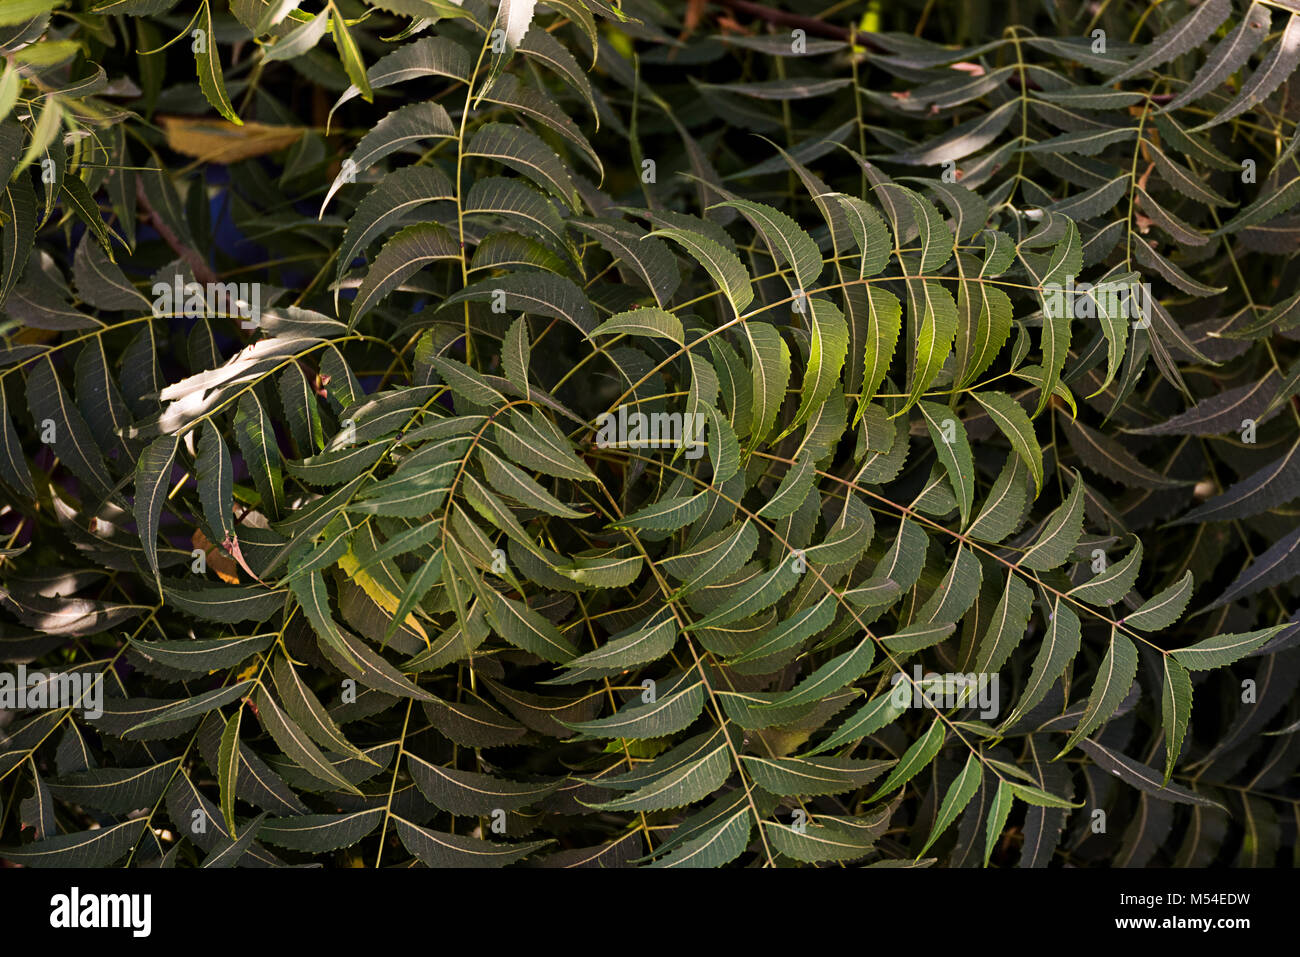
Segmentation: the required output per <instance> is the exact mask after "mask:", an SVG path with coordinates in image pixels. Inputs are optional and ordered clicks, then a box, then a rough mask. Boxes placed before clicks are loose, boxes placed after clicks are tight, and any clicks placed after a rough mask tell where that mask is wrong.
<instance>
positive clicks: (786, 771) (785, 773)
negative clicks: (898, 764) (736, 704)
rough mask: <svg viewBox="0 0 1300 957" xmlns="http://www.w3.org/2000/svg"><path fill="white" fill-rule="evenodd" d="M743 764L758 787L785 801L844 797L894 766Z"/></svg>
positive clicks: (796, 761) (760, 760) (806, 761)
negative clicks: (830, 795)
mask: <svg viewBox="0 0 1300 957" xmlns="http://www.w3.org/2000/svg"><path fill="white" fill-rule="evenodd" d="M740 760H741V762H742V763H743V764H744V766H745V770H746V771H747V772H749V775H750V777H752V778H753V779H754V783H755V784H757V785H758V786H759V787H761V788H762V789H763V790H765V791H767V792H769V793H771V794H776V795H780V796H783V797H793V796H796V795H798V796H804V795H806V796H808V797H813V796H816V795H824V794H843V793H845V792H846V791H853V790H856V789H857V788H860V787H864V786H866V785H867V784H870V783H871V782H872V781H873V780H875V779H876V778H877V777H879V776H880V775H881V774H883V773H884V772H885V769H886V768H888V767H889V766H890V765H892V764H893V762H892V761H861V760H856V759H854V758H764V757H750V756H745V757H742V758H741V759H740Z"/></svg>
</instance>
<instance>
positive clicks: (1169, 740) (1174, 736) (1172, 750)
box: [1160, 655, 1192, 784]
mask: <svg viewBox="0 0 1300 957" xmlns="http://www.w3.org/2000/svg"><path fill="white" fill-rule="evenodd" d="M1191 717H1192V678H1191V675H1189V674H1188V673H1187V669H1186V668H1184V667H1183V666H1182V665H1180V664H1179V663H1178V661H1177V659H1175V658H1174V657H1173V656H1172V655H1165V673H1164V680H1163V681H1162V682H1161V684H1160V723H1161V724H1163V725H1164V727H1165V779H1164V784H1168V783H1169V779H1170V778H1171V777H1172V776H1173V773H1174V764H1175V763H1176V762H1177V761H1178V756H1179V755H1180V754H1181V753H1182V750H1183V739H1184V738H1185V737H1186V736H1187V722H1188V721H1189V720H1190V719H1191Z"/></svg>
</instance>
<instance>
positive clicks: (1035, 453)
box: [973, 392, 1043, 492]
mask: <svg viewBox="0 0 1300 957" xmlns="http://www.w3.org/2000/svg"><path fill="white" fill-rule="evenodd" d="M973 394H974V396H975V398H976V400H977V401H978V402H979V404H980V405H982V406H984V411H985V412H987V413H988V414H989V418H991V419H992V420H993V422H994V424H995V425H997V427H998V429H999V431H1001V432H1002V434H1003V435H1005V436H1006V437H1007V440H1008V441H1009V442H1010V443H1011V447H1012V448H1013V449H1015V450H1016V454H1017V455H1019V456H1020V457H1021V458H1022V459H1024V462H1025V464H1026V465H1027V466H1029V474H1030V475H1032V476H1033V477H1034V487H1035V488H1036V489H1037V490H1038V491H1039V492H1041V491H1042V490H1043V450H1042V449H1041V448H1040V447H1039V445H1038V437H1037V436H1036V435H1035V434H1034V424H1033V423H1032V422H1031V421H1030V420H1029V416H1028V414H1026V412H1025V410H1024V408H1022V407H1021V405H1020V403H1019V402H1017V401H1016V400H1015V399H1013V398H1011V396H1009V395H1007V394H1006V393H1005V392H975V393H973Z"/></svg>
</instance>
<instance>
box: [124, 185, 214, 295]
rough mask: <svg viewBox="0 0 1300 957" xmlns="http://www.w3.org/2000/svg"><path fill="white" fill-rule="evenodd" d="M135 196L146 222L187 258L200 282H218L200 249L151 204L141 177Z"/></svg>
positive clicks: (186, 260) (176, 251)
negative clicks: (192, 245) (188, 241)
mask: <svg viewBox="0 0 1300 957" xmlns="http://www.w3.org/2000/svg"><path fill="white" fill-rule="evenodd" d="M135 197H136V199H137V200H138V201H139V203H140V208H141V209H142V210H143V211H144V214H145V216H144V218H145V220H146V222H147V223H148V224H149V225H150V226H152V227H153V228H154V229H156V230H157V231H158V235H159V236H161V237H162V240H163V242H165V243H166V244H167V245H168V246H170V247H171V249H172V252H174V253H175V254H176V255H177V256H180V257H181V259H183V260H185V262H186V263H187V264H188V265H189V267H190V269H191V270H192V271H193V273H194V278H195V279H197V280H198V281H199V282H216V281H217V274H216V273H215V272H213V271H212V267H211V266H209V265H208V264H207V262H206V261H204V259H203V257H202V256H200V255H199V251H198V250H197V249H194V248H192V247H190V246H186V245H185V244H184V243H183V242H181V241H180V237H178V236H177V235H176V233H174V232H173V231H172V228H171V227H170V226H168V225H167V224H166V223H165V222H163V219H162V217H161V216H159V215H158V213H157V212H155V210H154V208H153V206H151V205H150V204H149V198H148V197H147V196H146V195H145V192H144V183H143V182H142V181H141V180H140V179H136V181H135Z"/></svg>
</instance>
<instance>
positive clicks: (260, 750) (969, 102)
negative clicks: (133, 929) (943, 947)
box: [0, 0, 1300, 867]
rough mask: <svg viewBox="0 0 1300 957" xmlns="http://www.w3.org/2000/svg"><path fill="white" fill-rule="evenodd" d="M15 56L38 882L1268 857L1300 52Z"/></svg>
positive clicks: (11, 297) (69, 13)
mask: <svg viewBox="0 0 1300 957" xmlns="http://www.w3.org/2000/svg"><path fill="white" fill-rule="evenodd" d="M300 7H302V8H300ZM854 8H856V9H854ZM864 9H865V11H866V12H865V15H863V10H864ZM0 52H3V54H4V57H5V65H4V70H3V73H2V74H0V186H3V194H2V195H0V310H2V311H3V318H4V324H3V326H2V327H0V332H3V335H4V337H5V338H4V348H3V351H0V379H2V383H3V388H2V389H0V438H2V439H3V450H2V454H0V479H2V480H3V483H4V488H3V497H4V503H5V504H4V509H3V513H2V514H0V531H2V532H3V533H4V541H3V543H0V544H3V545H4V549H3V551H2V552H0V556H2V557H0V585H2V588H3V590H2V591H0V618H2V621H0V661H4V662H7V663H9V664H8V665H7V666H6V667H7V668H9V669H10V671H16V670H17V668H18V666H19V665H21V666H22V667H23V668H25V669H26V671H27V672H33V671H40V672H44V673H46V674H51V673H57V674H61V675H64V676H78V675H84V676H88V677H92V678H93V677H94V676H102V685H99V686H98V687H100V688H101V689H102V694H103V700H102V707H99V708H97V709H96V708H91V707H88V703H89V702H90V701H91V698H90V692H86V693H85V694H83V696H82V698H81V699H80V700H78V701H67V700H64V701H62V702H61V703H60V702H56V699H55V698H54V697H53V693H54V692H53V690H52V689H51V692H50V693H51V696H50V697H49V699H48V702H47V703H46V704H45V705H44V706H41V702H40V701H39V700H37V699H34V698H31V697H30V695H29V698H28V700H27V701H26V702H25V703H26V704H27V705H28V708H27V710H23V709H22V708H21V707H18V708H15V707H14V706H13V704H12V703H11V704H10V705H9V707H10V709H11V710H8V711H0V722H3V723H2V724H0V844H3V845H5V846H4V847H3V848H0V858H3V859H5V860H7V861H9V862H10V863H12V864H18V865H28V866H49V865H67V864H78V865H91V866H109V865H132V866H143V865H159V864H161V865H162V866H179V865H203V866H231V865H235V864H238V865H240V866H258V865H278V864H284V863H303V862H316V863H322V864H326V865H328V866H386V865H387V866H393V865H404V864H413V863H423V864H426V865H429V866H504V865H510V864H514V863H516V862H523V863H524V864H525V865H542V866H575V865H588V866H627V865H633V864H642V865H643V864H650V865H652V866H724V865H729V866H769V865H775V866H790V865H796V864H801V863H809V864H818V863H835V862H854V863H866V864H869V865H877V864H878V865H882V866H900V865H910V864H913V863H920V864H936V865H939V866H979V865H989V864H993V865H998V866H1015V865H1020V866H1033V867H1042V866H1048V865H1060V864H1062V863H1066V864H1071V865H1075V866H1090V865H1101V866H1108V865H1129V866H1131V865H1144V864H1174V863H1177V864H1180V865H1190V866H1203V865H1207V864H1210V863H1236V864H1240V865H1251V866H1253V865H1272V864H1276V863H1285V862H1286V861H1285V860H1283V859H1289V857H1290V854H1291V852H1290V851H1285V852H1283V851H1282V850H1281V849H1282V848H1283V847H1287V846H1294V844H1295V840H1294V838H1295V829H1296V820H1297V813H1298V809H1300V789H1298V788H1297V787H1296V778H1295V772H1296V767H1297V764H1300V743H1298V740H1300V735H1297V733H1296V732H1297V731H1300V721H1297V718H1300V715H1298V714H1297V711H1298V710H1300V709H1297V707H1296V704H1295V701H1294V694H1293V689H1294V688H1295V685H1296V681H1297V679H1298V678H1300V650H1298V649H1297V645H1300V617H1297V615H1296V614H1295V612H1294V608H1295V606H1296V595H1297V593H1298V592H1297V587H1296V576H1297V575H1300V521H1298V519H1297V510H1296V507H1295V499H1296V498H1297V497H1300V427H1298V423H1300V401H1298V400H1297V396H1296V393H1297V390H1298V389H1300V349H1297V346H1296V340H1297V338H1300V270H1297V268H1296V254H1297V252H1298V251H1300V216H1297V215H1296V214H1294V213H1293V212H1292V209H1293V207H1294V206H1295V205H1296V204H1297V203H1300V155H1297V151H1296V148H1297V145H1298V144H1300V136H1298V135H1297V119H1298V118H1300V111H1298V109H1297V101H1298V100H1300V86H1298V85H1297V84H1296V83H1295V82H1294V81H1293V79H1292V76H1291V75H1292V71H1293V70H1294V69H1295V68H1296V66H1297V64H1298V63H1300V13H1297V12H1294V11H1293V9H1292V8H1291V7H1290V6H1288V4H1286V3H1284V2H1282V0H1260V2H1251V3H1248V4H1234V2H1233V0H1202V2H1200V3H1197V4H1191V3H1188V2H1186V0H1166V2H1163V3H1158V4H1151V5H1148V4H1145V3H1135V2H1124V0H1116V2H1106V3H1101V4H1083V3H1076V2H1073V0H1066V2H1059V3H1046V4H1041V5H1039V4H1023V3H1022V4H983V3H978V4H977V3H962V2H939V3H935V2H933V0H931V2H927V3H924V4H922V3H920V2H919V0H918V2H906V3H899V4H894V3H888V4H885V3H872V4H869V5H865V6H864V5H858V4H848V3H840V4H836V5H834V6H830V7H829V9H828V8H827V5H826V4H825V2H824V0H823V2H821V3H818V2H812V0H787V2H785V3H783V4H782V9H781V10H777V9H774V8H772V7H765V6H760V5H758V4H752V3H743V2H722V3H718V4H714V5H708V4H704V3H698V2H690V3H687V4H675V3H655V2H652V0H624V2H622V3H621V4H619V3H617V2H614V0H611V2H610V3H606V2H605V0H548V3H546V4H545V5H543V6H535V4H534V3H532V2H527V0H501V2H500V5H499V7H498V6H495V5H491V4H489V3H487V2H485V0H464V2H463V3H459V2H456V3H453V2H452V0H374V2H369V0H325V2H324V3H323V4H322V3H321V2H320V0H311V2H307V3H301V4H300V2H298V0H276V2H274V3H269V2H266V0H229V4H228V5H227V4H226V3H224V2H218V0H200V2H197V3H195V2H194V0H179V2H178V0H4V2H3V3H0ZM651 430H653V432H654V435H655V436H656V437H657V439H658V441H657V442H656V443H648V442H647V441H645V440H646V439H647V438H648V437H649V434H650V432H651ZM900 675H901V679H900ZM962 676H969V677H968V678H963V677H962ZM47 687H48V686H47ZM88 687H95V686H94V685H88ZM29 690H30V689H29ZM986 692H988V693H991V694H990V695H989V696H988V697H987V698H986ZM1193 700H1195V706H1194V707H1193ZM33 702H35V703H36V705H37V706H35V707H32V705H33ZM0 703H2V702H0ZM55 704H60V706H53V705H55ZM96 710H98V711H100V712H102V713H100V714H98V715H96V714H95V711H96Z"/></svg>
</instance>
